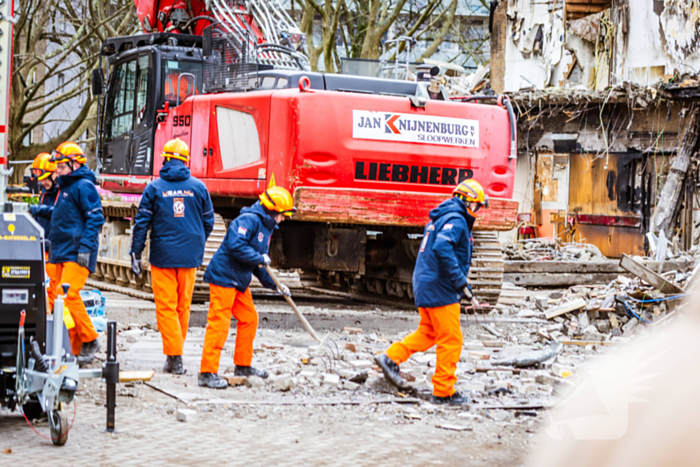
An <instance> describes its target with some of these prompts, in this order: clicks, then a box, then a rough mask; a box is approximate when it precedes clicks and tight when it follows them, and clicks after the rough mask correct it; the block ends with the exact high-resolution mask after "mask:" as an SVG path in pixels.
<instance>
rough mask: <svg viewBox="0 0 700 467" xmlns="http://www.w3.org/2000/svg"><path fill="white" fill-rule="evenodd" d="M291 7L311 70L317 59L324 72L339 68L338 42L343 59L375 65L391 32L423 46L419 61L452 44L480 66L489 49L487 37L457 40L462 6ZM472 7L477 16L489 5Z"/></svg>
mask: <svg viewBox="0 0 700 467" xmlns="http://www.w3.org/2000/svg"><path fill="white" fill-rule="evenodd" d="M295 1H296V4H298V5H299V6H300V9H301V12H302V14H301V20H300V28H301V30H302V31H303V32H304V33H305V34H306V40H307V48H308V54H309V59H310V62H311V67H312V69H313V70H317V69H318V68H319V63H318V62H319V59H320V58H321V56H323V62H324V63H323V65H324V67H325V70H326V71H327V72H335V71H336V70H338V69H339V68H340V59H339V57H338V54H337V49H336V43H337V42H342V44H343V46H344V49H345V55H346V56H347V57H353V58H366V59H377V58H379V57H380V55H381V52H382V43H383V41H384V40H385V39H386V37H387V34H388V33H390V32H391V34H393V35H395V36H397V35H401V36H407V37H412V38H415V39H417V40H421V41H424V42H426V43H427V47H426V49H425V51H424V52H423V53H422V54H421V56H420V57H419V60H421V59H424V58H429V57H430V56H432V55H433V54H434V53H435V52H436V51H437V50H438V48H439V47H440V44H442V43H443V42H444V41H445V40H447V39H448V38H450V40H452V41H453V42H456V43H458V44H459V45H460V47H461V48H462V49H464V52H465V53H466V54H467V56H468V57H475V58H479V59H478V60H475V61H476V62H477V63H482V62H483V59H481V56H482V54H481V53H480V50H481V49H482V48H483V46H484V45H485V44H487V43H488V35H485V37H481V38H478V39H477V40H475V39H474V38H463V37H462V36H461V34H460V33H461V32H462V29H463V28H462V27H461V26H460V25H459V24H458V23H459V21H456V20H455V18H456V13H457V9H458V6H459V5H460V0H427V4H426V3H423V2H420V3H419V1H418V0H323V1H322V2H321V0H295ZM472 6H473V7H474V10H476V9H478V8H479V7H481V6H485V7H486V8H488V6H489V4H488V2H487V0H478V2H475V3H473V4H472ZM318 19H320V21H318ZM319 29H320V31H319ZM319 32H320V34H319ZM315 33H316V34H315ZM319 36H320V39H321V40H320V43H319V42H318V39H317V38H318V37H319ZM400 52H403V44H401V47H400V49H399V53H400Z"/></svg>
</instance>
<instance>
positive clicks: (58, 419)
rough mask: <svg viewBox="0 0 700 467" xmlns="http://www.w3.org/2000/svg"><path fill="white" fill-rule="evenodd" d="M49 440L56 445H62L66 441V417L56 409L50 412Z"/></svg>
mask: <svg viewBox="0 0 700 467" xmlns="http://www.w3.org/2000/svg"><path fill="white" fill-rule="evenodd" d="M49 425H50V427H51V441H53V444H55V445H56V446H63V445H64V444H66V441H68V418H67V417H66V414H65V413H63V412H60V411H58V410H54V411H53V412H52V413H51V423H49Z"/></svg>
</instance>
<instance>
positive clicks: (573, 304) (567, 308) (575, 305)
mask: <svg viewBox="0 0 700 467" xmlns="http://www.w3.org/2000/svg"><path fill="white" fill-rule="evenodd" d="M586 305H588V303H587V302H586V301H585V300H584V299H582V298H577V299H576V300H572V301H570V302H567V303H564V304H563V305H559V306H557V307H554V308H550V309H549V310H547V311H545V312H544V314H545V316H546V317H547V319H552V318H556V317H557V316H559V315H563V314H564V313H570V312H572V311H575V310H580V309H581V308H583V307H585V306H586Z"/></svg>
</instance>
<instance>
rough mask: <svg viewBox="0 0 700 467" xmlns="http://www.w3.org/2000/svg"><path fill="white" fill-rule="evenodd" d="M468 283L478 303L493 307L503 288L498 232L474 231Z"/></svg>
mask: <svg viewBox="0 0 700 467" xmlns="http://www.w3.org/2000/svg"><path fill="white" fill-rule="evenodd" d="M473 236H474V251H473V253H472V264H471V267H470V268H469V283H470V284H471V286H472V290H473V292H474V295H475V296H476V299H477V300H478V301H479V302H484V303H489V304H491V305H495V304H496V303H498V298H499V297H500V296H501V287H502V286H503V251H502V250H501V243H500V241H499V240H498V232H488V231H478V230H476V231H474V233H473Z"/></svg>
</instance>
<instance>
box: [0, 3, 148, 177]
mask: <svg viewBox="0 0 700 467" xmlns="http://www.w3.org/2000/svg"><path fill="white" fill-rule="evenodd" d="M15 20H16V23H15V28H14V44H13V56H14V64H13V73H12V95H11V105H10V120H9V123H10V125H9V135H8V136H9V139H8V144H9V148H10V158H11V159H12V160H23V159H30V158H33V157H34V156H35V155H36V154H38V153H40V152H50V151H51V150H52V149H53V148H55V147H56V146H57V145H58V144H60V143H61V142H63V141H66V140H74V139H77V138H79V137H80V136H81V135H83V134H84V133H85V132H86V130H88V128H89V127H90V126H92V125H94V118H95V115H96V100H95V99H94V98H93V96H92V95H91V94H90V92H89V90H88V89H89V80H90V71H91V70H92V69H94V68H96V67H97V66H98V59H99V53H100V48H101V46H102V42H103V41H104V40H105V39H107V38H109V37H115V36H123V35H129V34H132V33H134V32H135V31H136V30H137V28H138V21H137V17H136V15H135V7H134V2H133V0H25V1H22V2H19V3H18V5H17V8H16V11H15ZM58 76H61V77H63V78H64V79H63V80H62V81H60V80H59V81H58V84H53V81H50V80H51V79H52V78H56V77H58ZM50 83H51V85H49V84H50ZM80 96H82V98H81V99H79V101H77V102H76V100H75V99H76V98H78V97H80ZM68 102H72V103H73V105H72V106H71V108H73V109H74V111H73V112H71V115H60V116H58V117H56V116H55V114H56V113H57V112H55V111H56V109H60V108H61V107H62V106H64V105H65V104H66V103H68ZM54 122H63V123H66V125H61V128H62V130H61V131H60V132H58V134H54V135H49V136H48V138H43V137H41V138H37V139H38V141H32V139H31V138H30V135H33V134H35V133H37V131H36V130H38V129H40V128H42V126H44V125H47V124H49V123H54ZM18 176H19V174H18V175H17V177H18ZM15 181H16V180H15Z"/></svg>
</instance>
